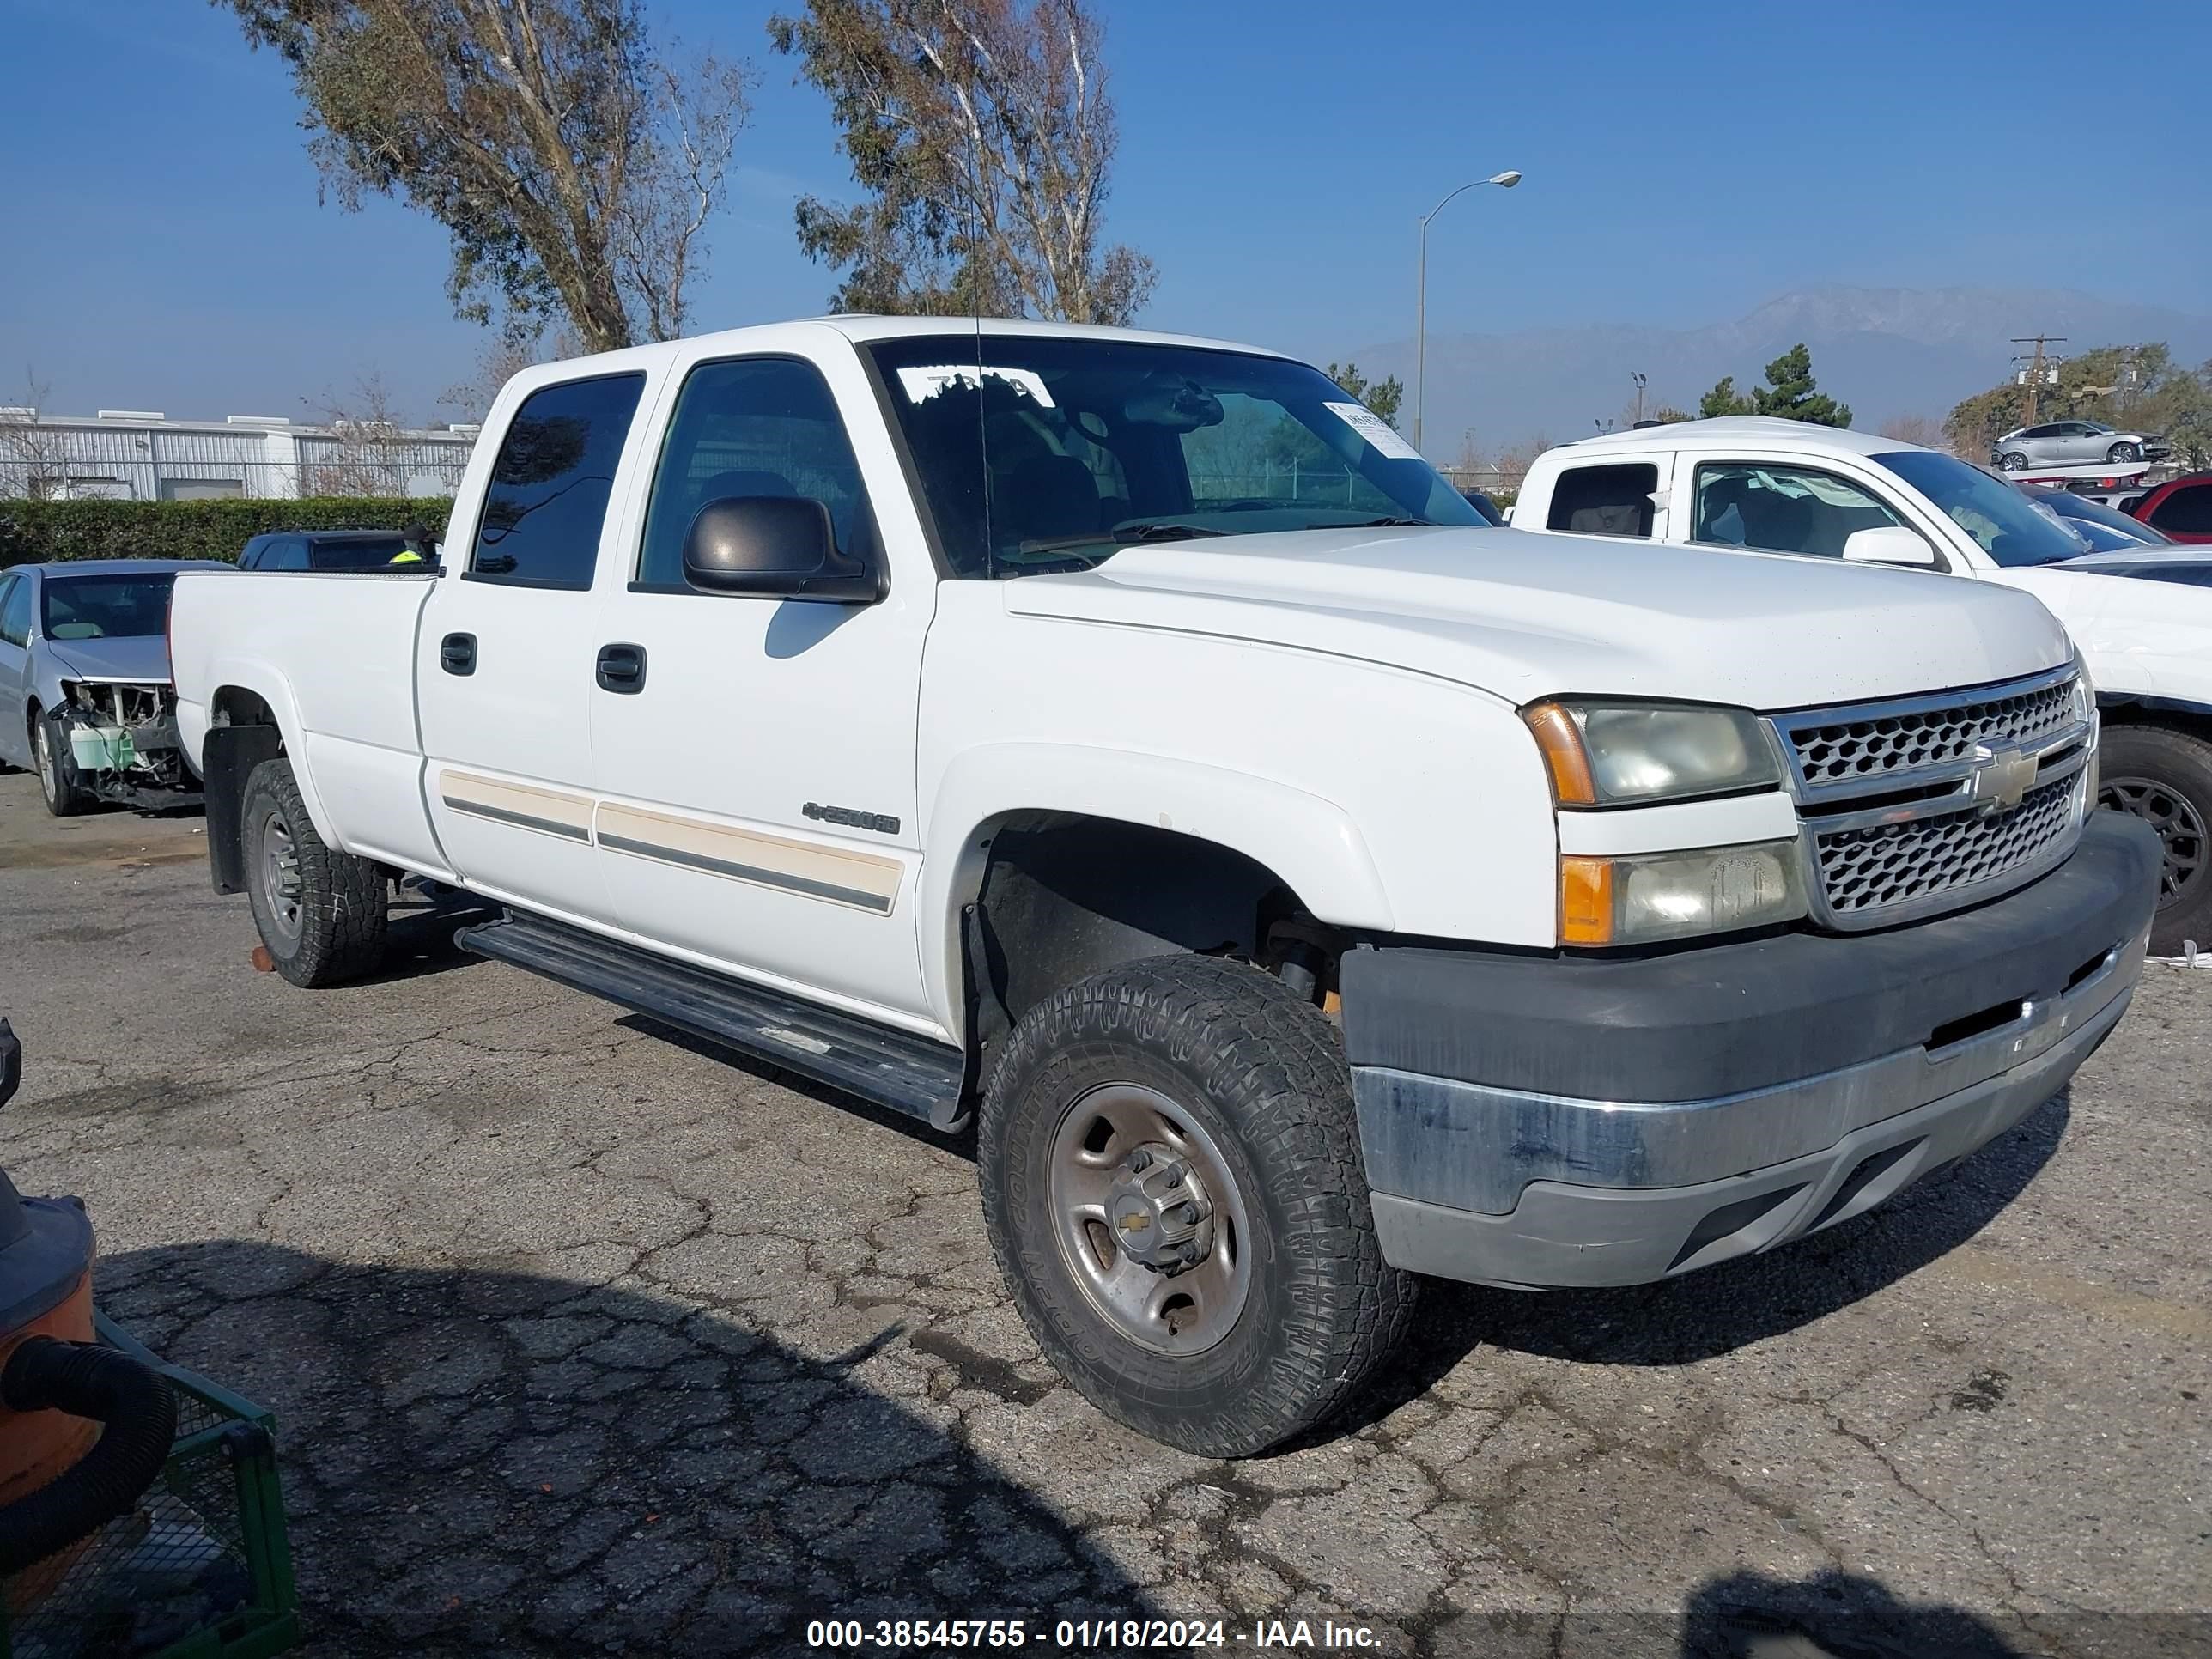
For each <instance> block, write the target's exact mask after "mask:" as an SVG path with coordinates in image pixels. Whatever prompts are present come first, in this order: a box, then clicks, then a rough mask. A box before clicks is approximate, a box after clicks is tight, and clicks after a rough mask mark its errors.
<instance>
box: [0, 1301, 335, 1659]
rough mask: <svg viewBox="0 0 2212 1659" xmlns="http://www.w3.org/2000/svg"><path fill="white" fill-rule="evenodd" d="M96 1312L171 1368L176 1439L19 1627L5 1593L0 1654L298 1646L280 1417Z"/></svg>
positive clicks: (90, 1656) (116, 1338) (165, 1371)
mask: <svg viewBox="0 0 2212 1659" xmlns="http://www.w3.org/2000/svg"><path fill="white" fill-rule="evenodd" d="M94 1324H95V1327H96V1328H97V1330H98V1333H99V1336H100V1340H101V1341H102V1342H104V1343H106V1345H107V1346H109V1347H112V1348H118V1349H120V1350H122V1352H125V1353H127V1354H129V1355H130V1356H131V1358H133V1359H136V1360H138V1361H139V1362H140V1363H142V1364H146V1365H149V1366H151V1367H152V1368H153V1369H154V1370H156V1371H159V1372H160V1373H161V1375H162V1376H164V1377H166V1378H167V1379H168V1383H169V1386H170V1388H171V1389H173V1390H174V1391H175V1393H176V1396H177V1437H176V1441H175V1443H174V1444H173V1445H172V1446H171V1447H170V1449H169V1461H168V1462H167V1465H165V1466H164V1467H163V1468H162V1471H161V1478H160V1479H159V1480H156V1481H155V1483H154V1484H153V1486H150V1487H149V1488H148V1489H147V1492H146V1495H145V1496H144V1497H143V1498H140V1499H139V1500H138V1506H137V1509H136V1510H134V1511H133V1512H132V1513H131V1514H129V1515H126V1516H122V1517H120V1518H119V1519H118V1520H115V1521H112V1522H109V1523H108V1524H107V1525H106V1526H105V1527H102V1528H100V1530H99V1531H98V1532H96V1533H94V1534H93V1536H92V1539H91V1541H90V1542H89V1543H88V1545H86V1546H84V1547H82V1551H81V1553H79V1554H78V1555H77V1556H76V1559H74V1560H72V1561H71V1562H70V1565H69V1569H68V1571H66V1572H65V1573H64V1575H63V1577H62V1578H61V1581H60V1582H59V1583H57V1584H56V1585H55V1586H54V1587H53V1589H52V1590H51V1591H49V1592H48V1593H47V1594H46V1595H45V1596H44V1597H43V1598H41V1599H40V1601H39V1603H38V1604H37V1605H36V1606H35V1607H32V1608H30V1609H29V1610H28V1611H27V1613H25V1614H24V1615H23V1616H22V1617H21V1619H19V1620H15V1622H14V1624H13V1625H12V1626H11V1625H10V1623H9V1619H8V1616H7V1610H6V1605H5V1602H4V1601H0V1659H263V1656H265V1655H269V1654H275V1653H282V1652H283V1651H284V1650H286V1649H287V1648H289V1647H292V1646H295V1644H297V1643H298V1642H299V1640H300V1615H299V1612H298V1606H299V1599H298V1595H297V1593H296V1591H295V1589H294V1586H293V1583H292V1552H291V1547H290V1546H289V1543H287V1541H286V1540H285V1535H284V1498H283V1492H281V1491H280V1490H279V1489H278V1486H277V1483H276V1437H275V1433H274V1430H275V1426H276V1419H274V1418H273V1417H272V1416H270V1413H268V1412H266V1411H264V1409H263V1408H262V1407H258V1406H256V1405H254V1404H252V1402H251V1401H246V1400H242V1399H240V1397H239V1396H238V1395H234V1394H233V1393H231V1392H230V1390H229V1389H225V1388H222V1387H221V1386H220V1385H218V1384H216V1383H210V1382H209V1381H208V1380H207V1379H206V1378H205V1377H204V1376H195V1375H194V1374H193V1373H191V1371H188V1370H184V1369H183V1368H182V1367H180V1366H177V1365H172V1364H167V1362H165V1361H163V1360H161V1359H158V1358H155V1356H154V1355H153V1354H151V1353H149V1352H147V1350H146V1349H145V1348H143V1347H142V1346H140V1345H139V1344H138V1343H137V1342H135V1341H133V1340H131V1336H130V1335H129V1334H128V1333H126V1332H125V1331H124V1330H123V1329H122V1328H120V1327H118V1325H116V1324H115V1323H114V1322H112V1321H111V1320H109V1319H108V1318H106V1316H104V1315H102V1316H95V1318H94ZM33 1571H35V1569H33Z"/></svg>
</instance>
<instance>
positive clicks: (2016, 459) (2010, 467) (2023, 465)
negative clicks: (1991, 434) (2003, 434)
mask: <svg viewBox="0 0 2212 1659" xmlns="http://www.w3.org/2000/svg"><path fill="white" fill-rule="evenodd" d="M1997 465H1999V466H2001V467H2002V468H2003V469H2004V470H2005V471H2008V472H2025V471H2027V456H2025V455H2023V454H2021V453H2020V452H2019V451H2018V450H2016V449H2015V450H2014V451H2013V452H2012V453H2010V454H2009V455H2005V456H2002V457H2000V458H1999V459H1998V461H1997Z"/></svg>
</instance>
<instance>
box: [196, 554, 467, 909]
mask: <svg viewBox="0 0 2212 1659" xmlns="http://www.w3.org/2000/svg"><path fill="white" fill-rule="evenodd" d="M437 580H438V574H437V572H436V571H435V569H431V570H400V571H393V572H389V573H387V572H384V571H263V570H254V571H240V572H237V573H235V574H226V575H225V576H224V578H223V580H219V581H218V580H213V579H212V578H211V577H210V575H209V574H202V573H193V572H188V573H186V574H183V575H180V576H179V578H178V580H177V585H176V591H175V597H174V599H173V600H172V601H171V606H170V613H169V630H170V654H171V659H172V664H173V671H174V673H175V676H176V688H177V726H178V731H179V736H180V737H181V738H182V740H183V743H184V745H185V754H186V755H187V756H188V757H190V758H191V761H192V763H193V764H194V766H195V767H197V766H199V764H200V760H201V753H202V749H203V745H204V741H205V738H206V735H207V729H208V726H209V724H210V720H211V719H212V718H213V717H214V714H215V710H216V706H217V702H218V699H219V697H220V695H221V693H222V690H223V688H224V687H226V686H230V685H239V684H250V685H254V686H257V687H260V688H263V689H264V690H265V691H273V692H274V695H273V696H271V698H270V702H271V703H272V708H271V710H270V712H271V713H272V714H274V715H275V716H276V723H277V725H278V726H280V727H281V728H282V729H283V732H284V736H285V742H286V744H287V746H288V749H289V750H290V751H291V752H292V753H293V757H294V760H295V765H294V771H295V775H297V778H298V781H299V784H300V788H301V793H302V795H303V796H304V797H305V798H306V800H307V810H308V812H309V814H310V815H311V816H312V817H313V818H314V819H315V823H316V828H317V829H319V831H320V832H321V833H322V835H323V836H324V838H325V840H327V841H329V842H331V844H332V845H334V846H342V847H343V848H345V849H346V850H347V851H349V852H353V853H359V854H363V855H364V856H368V857H374V858H380V859H383V860H386V861H388V862H391V863H395V864H399V865H402V866H405V867H408V868H410V869H423V870H428V871H431V872H436V871H438V870H441V869H442V868H443V864H444V860H443V859H442V857H441V855H440V854H439V851H438V848H437V845H436V842H435V840H434V839H433V837H432V836H431V833H430V824H429V820H428V816H427V814H426V812H425V811H424V808H423V805H422V738H421V730H420V726H419V725H418V722H417V720H416V690H415V665H416V659H417V654H418V653H419V652H420V650H421V648H422V641H421V638H420V634H421V621H422V610H423V607H424V605H426V603H427V602H428V599H429V596H430V595H431V594H432V593H433V592H435V591H436V583H437ZM279 701H282V702H288V703H289V707H281V708H280V707H275V706H273V705H274V704H275V703H276V702H279ZM338 825H343V835H341V834H339V833H337V829H336V826H338Z"/></svg>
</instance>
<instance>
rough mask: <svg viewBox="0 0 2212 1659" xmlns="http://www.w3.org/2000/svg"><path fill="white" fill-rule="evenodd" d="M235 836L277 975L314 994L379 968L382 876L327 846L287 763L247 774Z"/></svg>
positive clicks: (268, 763) (385, 913)
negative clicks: (325, 987) (301, 797)
mask: <svg viewBox="0 0 2212 1659" xmlns="http://www.w3.org/2000/svg"><path fill="white" fill-rule="evenodd" d="M238 835H239V846H240V854H242V857H243V861H244V868H245V871H246V893H247V896H249V897H250V898H251V900H252V904H253V921H254V925H255V926H256V927H258V928H259V929H260V930H261V943H262V944H263V945H264V946H265V947H266V948H267V950H268V951H269V957H270V962H272V963H274V964H275V965H276V971H277V972H278V973H280V974H282V975H283V976H284V977H285V978H286V979H288V980H289V981H291V982H292V983H293V984H295V985H300V986H305V987H309V988H310V989H319V988H321V987H324V986H326V985H340V984H343V983H344V982H345V981H347V980H349V979H358V978H359V977H360V976H361V975H363V974H366V973H372V972H374V970H375V969H377V968H378V967H379V966H380V965H381V963H383V961H384V932H385V927H386V922H387V921H388V920H389V916H390V903H389V900H390V893H389V890H388V889H387V887H386V882H385V877H384V872H383V871H382V869H380V867H379V866H376V865H374V864H372V863H370V862H369V861H368V860H367V859H362V858H356V857H355V856H354V855H353V854H350V853H341V852H338V851H337V850H336V849H335V848H331V847H329V846H327V845H325V843H324V841H323V838H322V837H321V836H319V835H317V834H316V833H315V825H314V822H313V819H311V818H310V817H308V816H307V804H306V803H305V802H304V801H302V800H301V799H300V786H299V783H298V782H297V781H295V779H294V777H293V776H292V763H290V762H289V761H287V760H282V759H278V760H265V761H264V762H262V763H261V764H260V765H258V766H257V767H255V768H254V769H253V770H252V773H251V774H249V775H248V776H247V777H246V790H245V793H244V795H243V797H242V799H241V800H240V805H239V818H238Z"/></svg>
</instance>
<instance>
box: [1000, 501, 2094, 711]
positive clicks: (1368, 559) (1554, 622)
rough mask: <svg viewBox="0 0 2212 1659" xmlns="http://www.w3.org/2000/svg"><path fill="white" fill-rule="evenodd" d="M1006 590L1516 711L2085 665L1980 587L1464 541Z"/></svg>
mask: <svg viewBox="0 0 2212 1659" xmlns="http://www.w3.org/2000/svg"><path fill="white" fill-rule="evenodd" d="M1004 586H1005V588H1006V609H1007V611H1009V612H1010V613H1011V614H1012V615H1015V616H1023V617H1054V618H1058V619H1061V620H1065V621H1084V622H1093V623H1110V624H1117V625H1120V626H1124V627H1131V628H1157V629H1175V630H1179V631H1182V632H1186V633H1201V634H1209V635H1222V636H1227V637H1231V638H1237V639H1245V640H1251V641H1258V642H1264V643H1272V644H1280V645H1285V646H1291V647H1297V648H1300V649H1304V650H1310V651H1316V652H1322V653H1328V654H1331V655H1335V656H1345V657H1355V658H1358V659H1364V660H1366V661H1370V662H1376V663H1386V664H1390V665H1395V666H1399V667H1403V668H1408V669H1412V670H1414V671H1418V672H1421V673H1427V674H1434V675H1437V676H1438V677H1439V678H1445V679H1450V680H1455V681H1459V682H1461V683H1462V684H1468V685H1474V686H1478V687H1480V688H1481V689H1482V690H1486V691H1489V692H1492V693H1493V694H1495V695H1496V696H1500V697H1503V698H1504V699H1506V700H1507V701H1509V702H1513V703H1516V704H1520V703H1525V702H1531V701H1533V700H1534V699H1535V698H1538V697H1541V696H1551V695H1555V694H1559V693H1581V694H1583V695H1588V696H1639V697H1655V698H1668V699H1675V700H1680V701H1687V702H1721V703H1732V704H1735V705H1737V706H1739V707H1745V708H1759V709H1766V710H1774V709H1783V708H1803V707H1807V706H1810V705H1814V704H1820V703H1832V702H1857V701H1860V700H1863V699H1869V698H1875V697H1887V696H1908V695H1911V694H1912V693H1915V692H1921V691H1930V690H1942V689H1945V688H1948V687H1951V686H1960V685H1975V684H1986V683H1988V682H1990V681H1993V680H2002V679H2010V678H2015V677H2018V676H2021V675H2025V674H2033V673H2036V672H2039V671H2042V670H2044V669H2047V668H2052V667H2056V666H2057V665H2061V664H2063V663H2064V662H2066V661H2067V660H2069V658H2070V657H2071V656H2072V654H2073V647H2072V646H2071V645H2070V644H2069V642H2068V640H2067V637H2066V634H2065V630H2064V629H2062V628H2060V627H2059V625H2058V623H2057V621H2056V620H2054V619H2053V617H2051V614H2050V612H2049V611H2045V609H2044V608H2043V606H2042V605H2039V604H2038V603H2037V602H2036V601H2035V600H2034V599H2030V598H2028V597H2027V595H2025V594H2021V593H2016V592H2007V591H2005V590H2003V589H2001V588H1995V587H1990V586H1985V585H1984V584H1983V583H1979V582H1969V581H1960V580H1955V579H1952V580H1946V579H1943V578H1940V577H1935V576H1931V575H1928V574H1920V573H1917V572H1911V571H1903V570H1889V569H1882V568H1878V567H1875V566H1870V565H1846V564H1844V563H1842V562H1840V561H1838V560H1834V559H1821V558H1800V557H1794V556H1788V555H1780V554H1747V553H1741V552H1735V551H1730V552H1709V551H1706V550H1703V549H1700V548H1691V547H1670V546H1668V545H1666V544H1663V543H1658V542H1636V541H1627V540H1620V541H1614V540H1610V539H1603V538H1595V537H1576V536H1558V535H1550V534H1544V535H1539V534H1535V533H1534V532H1528V531H1515V530H1503V529H1487V528H1480V529H1478V528H1462V527H1459V526H1421V527H1418V528H1411V529H1390V530H1308V531H1295V532H1284V533H1270V534H1264V535H1251V536H1225V537H1221V538H1218V539H1208V540H1205V541H1191V542H1170V543H1159V544H1142V545H1139V546H1135V547H1129V548H1125V549H1123V550H1121V551H1120V552H1118V553H1116V554H1115V555H1114V556H1113V557H1112V558H1111V559H1109V560H1108V561H1107V562H1105V563H1104V564H1103V565H1101V566H1099V567H1098V568H1097V569H1095V570H1091V571H1087V572H1085V573H1083V574H1078V575H1059V576H1030V577H1024V578H1022V579H1020V580H1014V581H1010V582H1007V583H1006V584H1005V585H1004Z"/></svg>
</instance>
